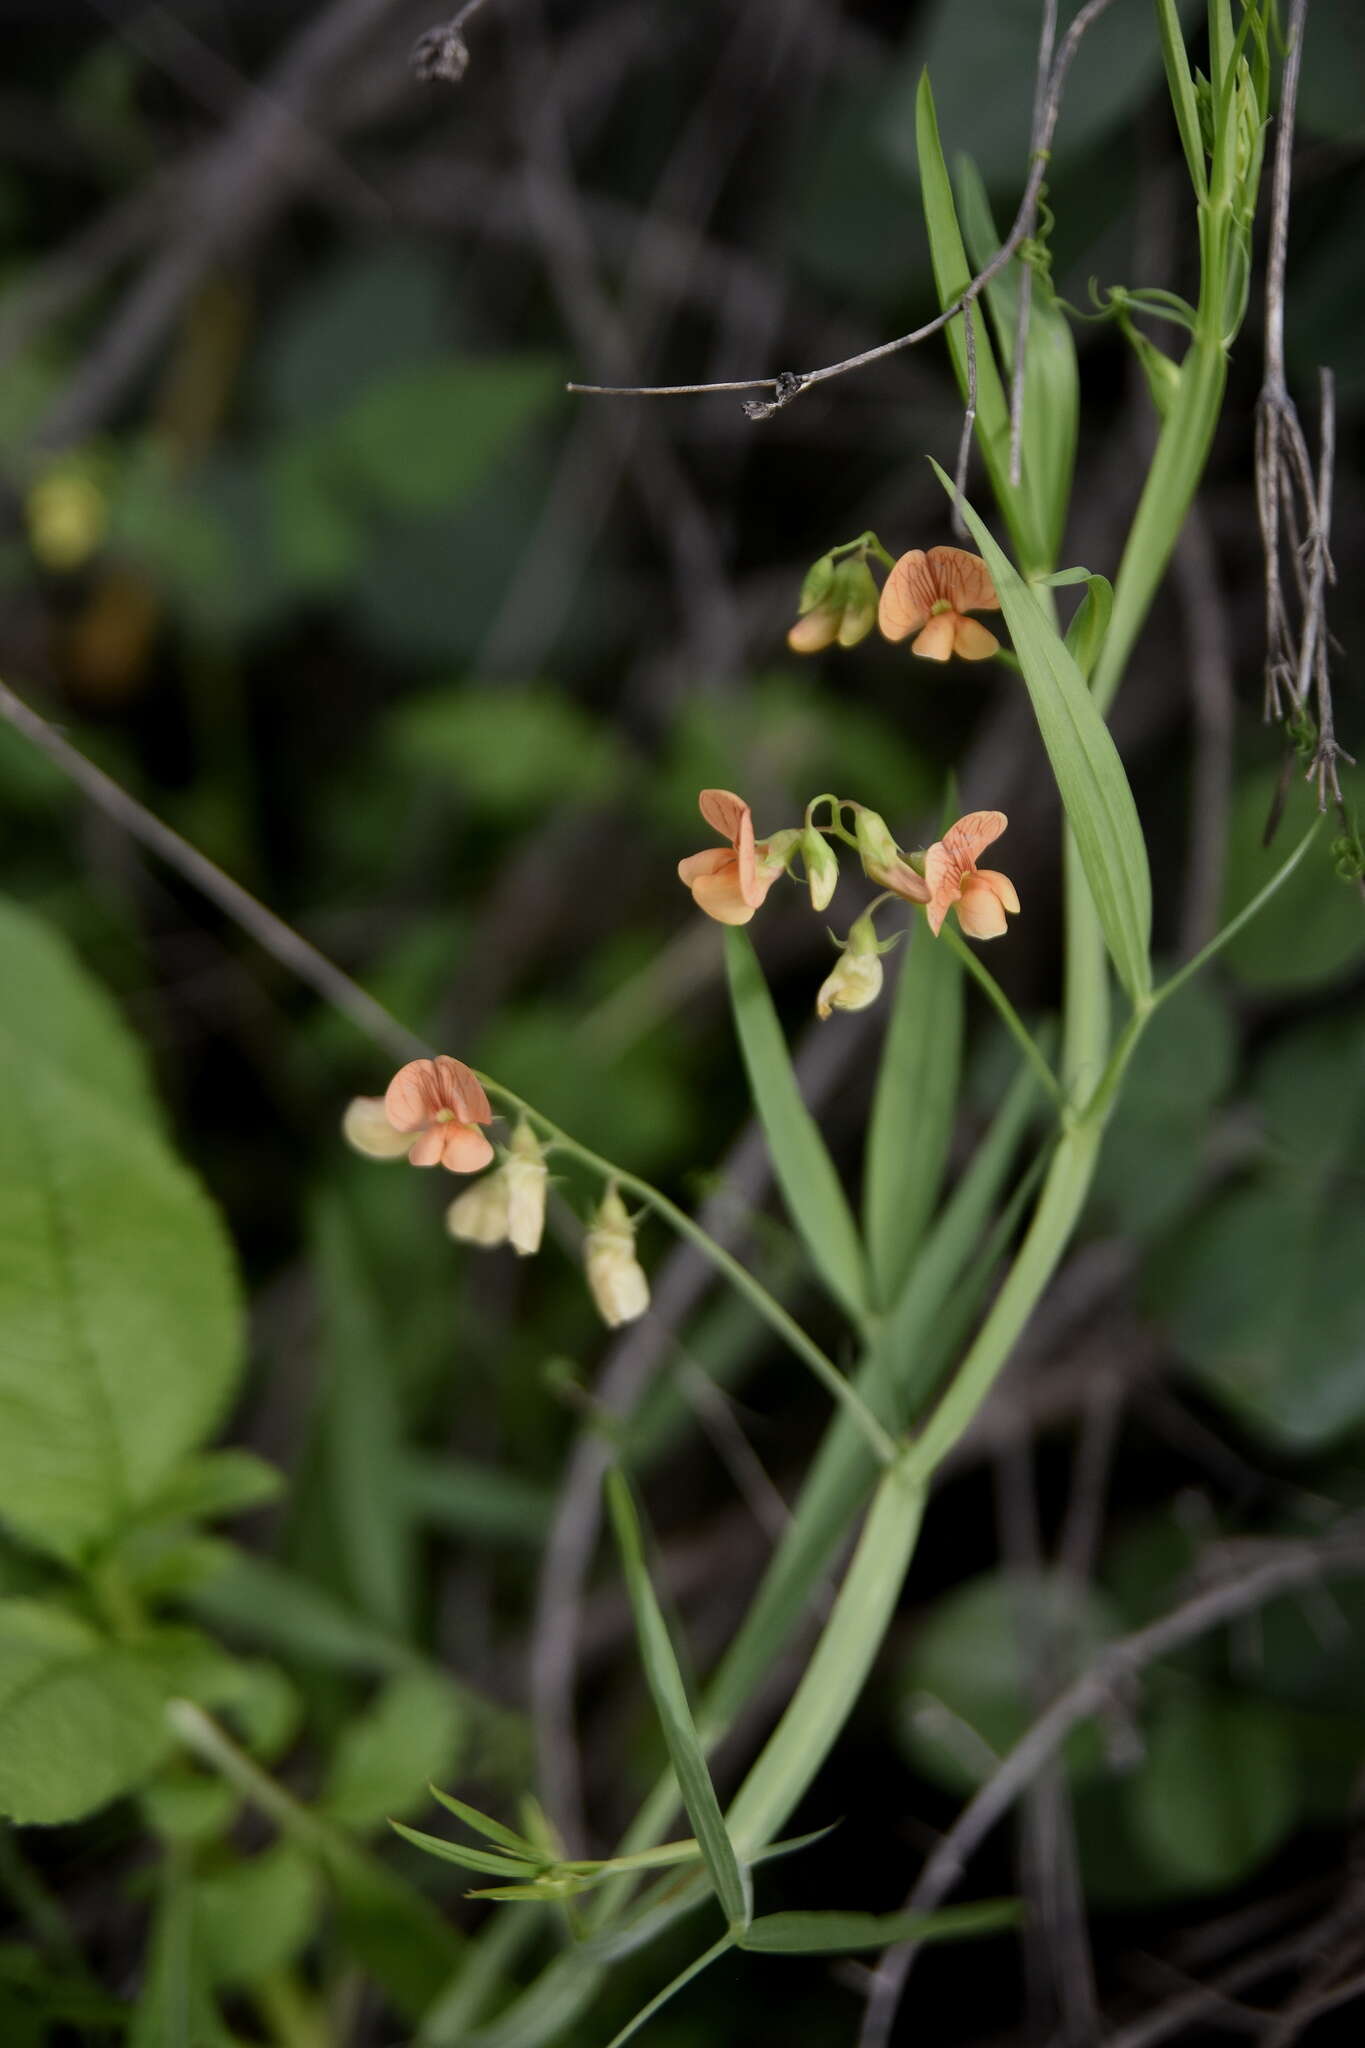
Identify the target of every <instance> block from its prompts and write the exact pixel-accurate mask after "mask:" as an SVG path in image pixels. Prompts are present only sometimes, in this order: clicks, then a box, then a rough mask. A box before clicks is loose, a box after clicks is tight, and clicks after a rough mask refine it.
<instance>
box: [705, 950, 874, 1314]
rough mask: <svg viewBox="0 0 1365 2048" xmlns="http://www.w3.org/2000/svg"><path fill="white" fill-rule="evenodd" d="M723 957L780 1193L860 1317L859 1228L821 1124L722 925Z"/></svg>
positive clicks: (750, 962) (761, 991)
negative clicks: (820, 1128) (807, 1102)
mask: <svg viewBox="0 0 1365 2048" xmlns="http://www.w3.org/2000/svg"><path fill="white" fill-rule="evenodd" d="M725 964H726V969H727V971H728V974H729V978H730V1000H731V1003H732V1005H733V1007H734V1016H735V1029H736V1031H737V1033H738V1035H739V1043H740V1050H741V1052H742V1053H743V1056H744V1066H745V1071H746V1072H747V1074H748V1076H749V1086H750V1088H751V1090H752V1092H753V1098H754V1105H755V1107H756V1109H757V1110H758V1115H759V1120H760V1122H761V1123H762V1125H763V1132H764V1136H765V1137H766V1138H767V1141H768V1150H769V1152H770V1154H771V1156H772V1162H773V1171H774V1173H775V1174H776V1175H777V1183H778V1186H779V1187H780V1188H781V1190H782V1198H783V1200H784V1202H785V1203H786V1205H787V1209H788V1212H789V1214H790V1216H791V1218H792V1221H793V1222H794V1223H795V1225H796V1228H797V1230H798V1231H799V1232H800V1234H801V1239H802V1242H803V1243H804V1245H805V1247H806V1250H807V1251H808V1252H809V1254H810V1257H811V1261H812V1263H813V1265H814V1266H815V1269H816V1271H817V1272H818V1273H819V1275H820V1277H821V1279H822V1280H823V1281H824V1283H825V1285H826V1286H827V1287H828V1288H829V1290H830V1292H831V1294H833V1296H834V1297H835V1299H836V1301H838V1302H839V1303H840V1304H841V1305H842V1307H844V1308H845V1309H847V1311H848V1313H849V1315H850V1316H852V1317H853V1318H854V1320H855V1321H861V1320H862V1318H863V1316H864V1315H865V1314H866V1312H867V1276H866V1268H865V1264H864V1260H863V1248H862V1245H861V1243H860V1241H859V1238H858V1227H857V1225H856V1223H855V1222H854V1220H853V1211H852V1210H851V1209H850V1207H849V1204H848V1197H847V1196H846V1195H845V1193H844V1190H843V1187H842V1184H841V1183H840V1180H839V1176H838V1174H837V1173H836V1172H835V1170H834V1162H833V1161H832V1160H831V1158H830V1156H829V1153H828V1151H827V1150H826V1148H825V1141H824V1139H823V1138H822V1137H821V1135H820V1130H819V1126H818V1125H817V1124H816V1121H815V1119H814V1117H813V1116H812V1115H811V1113H810V1111H809V1110H808V1109H807V1108H806V1105H805V1103H804V1102H803V1101H802V1100H801V1090H800V1088H799V1087H798V1086H797V1081H796V1075H795V1072H794V1071H793V1068H792V1063H791V1055H790V1053H789V1052H788V1050H787V1041H786V1037H785V1036H784V1034H783V1030H782V1026H781V1024H780V1023H779V1021H778V1016H777V1011H776V1010H775V1009H774V1007H773V999H772V997H771V995H770V994H769V993H768V984H767V982H766V981H765V980H764V978H763V970H762V969H761V968H760V966H759V964H758V956H757V955H756V953H755V952H754V949H753V947H752V945H751V944H750V942H749V938H748V935H747V933H745V932H742V931H735V930H728V931H727V932H726V934H725Z"/></svg>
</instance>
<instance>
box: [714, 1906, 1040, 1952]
mask: <svg viewBox="0 0 1365 2048" xmlns="http://www.w3.org/2000/svg"><path fill="white" fill-rule="evenodd" d="M1020 1911H1021V1909H1020V1907H1019V1905H1018V1903H1017V1901H1016V1900H1014V1899H982V1900H981V1901H980V1902H979V1903H977V1904H974V1905H970V1906H945V1907H944V1908H943V1909H942V1911H941V1912H938V1913H839V1912H805V1913H762V1914H760V1915H759V1917H758V1918H757V1919H756V1920H754V1921H752V1922H751V1923H750V1925H749V1926H748V1927H747V1928H746V1929H745V1931H744V1933H743V1934H742V1935H740V1937H739V1946H740V1947H741V1948H743V1949H750V1950H753V1951H754V1952H756V1953H757V1954H758V1955H765V1956H810V1955H822V1956H838V1955H853V1954H855V1953H856V1952H857V1951H858V1950H860V1949H865V1948H890V1947H891V1946H892V1945H893V1943H895V1942H898V1941H913V1942H924V1941H972V1940H975V1939H976V1937H977V1936H978V1935H982V1934H998V1933H999V1931H1000V1929H1001V1928H1002V1927H1013V1926H1015V1925H1016V1923H1017V1922H1018V1920H1019V1917H1020Z"/></svg>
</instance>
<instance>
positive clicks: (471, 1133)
mask: <svg viewBox="0 0 1365 2048" xmlns="http://www.w3.org/2000/svg"><path fill="white" fill-rule="evenodd" d="M384 1114H385V1116H386V1117H387V1119H388V1121H389V1123H390V1124H391V1125H392V1127H393V1129H394V1130H395V1131H397V1132H401V1133H402V1134H403V1136H405V1137H407V1136H411V1143H410V1144H409V1146H408V1158H409V1160H410V1161H411V1162H412V1164H413V1165H414V1166H444V1167H445V1168H446V1169H447V1171H448V1172H450V1173H477V1172H478V1171H479V1168H480V1167H481V1166H487V1164H488V1162H489V1160H490V1159H491V1158H492V1157H493V1147H492V1145H491V1144H490V1143H489V1141H488V1139H487V1137H486V1136H485V1134H484V1133H483V1132H482V1131H481V1130H480V1129H479V1125H480V1124H488V1123H492V1121H493V1111H492V1109H491V1107H490V1105H489V1101H488V1097H487V1096H486V1095H485V1093H484V1090H483V1083H482V1082H481V1081H480V1080H479V1078H478V1076H477V1075H476V1074H475V1073H473V1072H472V1070H471V1069H470V1068H469V1067H467V1066H465V1064H464V1062H463V1061H462V1060H457V1059H452V1058H451V1056H450V1054H449V1053H447V1052H443V1053H440V1054H439V1055H438V1056H437V1058H435V1059H434V1060H409V1061H408V1064H407V1065H406V1066H405V1067H400V1068H399V1069H398V1072H397V1073H396V1074H395V1075H394V1077H393V1079H392V1080H391V1081H390V1083H389V1085H388V1089H387V1092H386V1093H385V1096H384Z"/></svg>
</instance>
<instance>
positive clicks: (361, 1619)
mask: <svg viewBox="0 0 1365 2048" xmlns="http://www.w3.org/2000/svg"><path fill="white" fill-rule="evenodd" d="M229 1556H230V1559H231V1562H230V1563H229V1564H228V1565H227V1567H226V1569H225V1570H223V1571H222V1572H220V1573H219V1574H218V1576H217V1577H216V1578H213V1579H210V1580H208V1581H207V1582H206V1583H205V1584H204V1585H202V1586H196V1587H194V1589H193V1590H192V1592H191V1593H190V1595H189V1596H188V1604H189V1605H190V1606H191V1607H192V1608H193V1609H194V1611H195V1613H196V1614H197V1615H199V1616H200V1617H201V1618H202V1619H204V1620H206V1621H209V1622H212V1623H213V1625H214V1626H215V1627H216V1628H224V1629H228V1630H232V1631H235V1632H239V1633H241V1634H242V1635H244V1636H246V1637H248V1638H249V1639H250V1640H251V1641H253V1642H257V1643H261V1644H264V1645H265V1646H266V1647H267V1648H268V1649H271V1650H274V1651H276V1652H277V1653H278V1654H279V1655H281V1656H283V1657H286V1658H287V1659H288V1660H289V1661H290V1662H291V1663H302V1664H322V1665H327V1666H331V1667H332V1668H334V1669H338V1670H343V1671H364V1672H389V1671H400V1670H402V1669H404V1668H405V1667H406V1666H407V1665H409V1664H411V1663H413V1662H414V1661H415V1653H414V1652H413V1651H412V1650H411V1649H409V1647H408V1646H407V1645H406V1644H405V1643H401V1642H399V1641H397V1640H396V1639H395V1638H394V1637H393V1636H391V1635H390V1634H388V1632H387V1631H386V1630H384V1629H382V1628H379V1627H377V1626H376V1624H375V1623H374V1622H372V1621H369V1620H367V1619H366V1617H365V1616H364V1615H361V1614H357V1613H356V1612H355V1611H354V1609H352V1608H350V1607H348V1606H347V1605H346V1604H345V1602H344V1601H342V1600H338V1599H337V1598H336V1597H335V1595H334V1594H331V1593H329V1592H327V1591H326V1590H325V1589H324V1588H323V1587H321V1586H317V1585H314V1584H313V1582H312V1580H310V1579H306V1578H304V1577H303V1576H302V1575H301V1574H299V1573H297V1572H291V1571H290V1570H288V1568H287V1567H286V1566H284V1565H280V1564H275V1563H274V1562H273V1561H272V1560H271V1559H269V1558H265V1557H253V1556H251V1555H249V1554H248V1553H247V1552H246V1551H237V1552H229Z"/></svg>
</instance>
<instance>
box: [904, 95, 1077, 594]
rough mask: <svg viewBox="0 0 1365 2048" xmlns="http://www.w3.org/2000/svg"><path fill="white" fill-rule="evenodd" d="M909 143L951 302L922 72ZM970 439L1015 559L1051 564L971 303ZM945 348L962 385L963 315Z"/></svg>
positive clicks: (940, 179) (951, 218)
mask: <svg viewBox="0 0 1365 2048" xmlns="http://www.w3.org/2000/svg"><path fill="white" fill-rule="evenodd" d="M915 144H916V148H917V150H918V153H919V173H920V196H921V199H922V202H923V206H924V224H925V227H926V228H927V230H928V234H929V256H930V260H931V262H932V264H933V267H934V282H935V284H936V285H937V286H938V302H939V305H940V307H944V306H951V305H952V304H953V302H954V300H956V299H959V298H960V297H961V296H962V293H963V292H964V291H965V290H966V288H967V286H968V285H969V284H970V283H971V281H972V274H973V273H972V267H971V264H970V263H969V262H968V260H967V251H966V248H965V246H964V244H963V240H962V233H961V230H960V228H959V227H958V221H957V208H956V206H955V205H954V203H953V188H952V184H951V182H950V180H949V177H948V166H947V164H946V163H945V162H944V160H943V144H942V142H941V141H940V140H939V132H938V114H937V112H936V111H935V108H934V94H933V88H932V87H931V86H930V83H929V74H928V72H927V71H926V72H925V73H924V74H923V75H922V77H921V79H920V82H919V90H918V92H917V93H916V96H915ZM975 324H976V439H977V445H978V447H979V448H980V450H981V454H982V459H983V460H984V462H985V465H986V473H987V475H988V476H989V477H990V480H991V489H992V490H993V491H994V493H995V500H996V503H997V504H998V505H999V507H1000V510H1001V512H1002V513H1003V514H1004V518H1005V524H1006V525H1007V526H1008V528H1009V530H1010V537H1011V539H1012V540H1013V542H1014V545H1015V549H1016V552H1017V553H1018V556H1019V559H1020V561H1021V562H1023V563H1024V565H1025V567H1026V569H1027V570H1028V573H1029V574H1030V575H1033V574H1036V573H1038V572H1039V571H1041V570H1045V569H1050V568H1051V566H1052V564H1051V561H1050V560H1049V558H1048V551H1047V544H1046V542H1045V540H1044V538H1043V535H1042V532H1041V531H1040V530H1039V528H1038V525H1037V522H1036V521H1035V519H1034V518H1033V516H1032V513H1031V511H1030V508H1029V503H1028V500H1027V498H1026V497H1025V495H1024V491H1023V489H1022V487H1021V488H1016V487H1015V486H1014V485H1013V484H1012V483H1011V482H1010V409H1009V399H1008V397H1007V396H1006V392H1005V386H1004V384H1003V383H1002V382H1001V378H1000V372H999V370H998V369H997V368H996V361H995V353H994V350H993V349H992V347H991V339H990V335H989V334H988V333H987V331H986V323H985V320H984V319H983V318H982V309H981V307H980V305H978V306H977V308H976V319H975ZM947 335H948V348H949V351H950V353H951V355H952V359H953V368H954V370H955V371H956V372H957V381H958V388H959V389H960V390H961V392H962V393H963V396H964V398H965V396H966V391H967V342H966V336H965V334H964V332H963V323H962V321H961V319H957V320H952V321H950V322H949V324H948V329H947Z"/></svg>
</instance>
